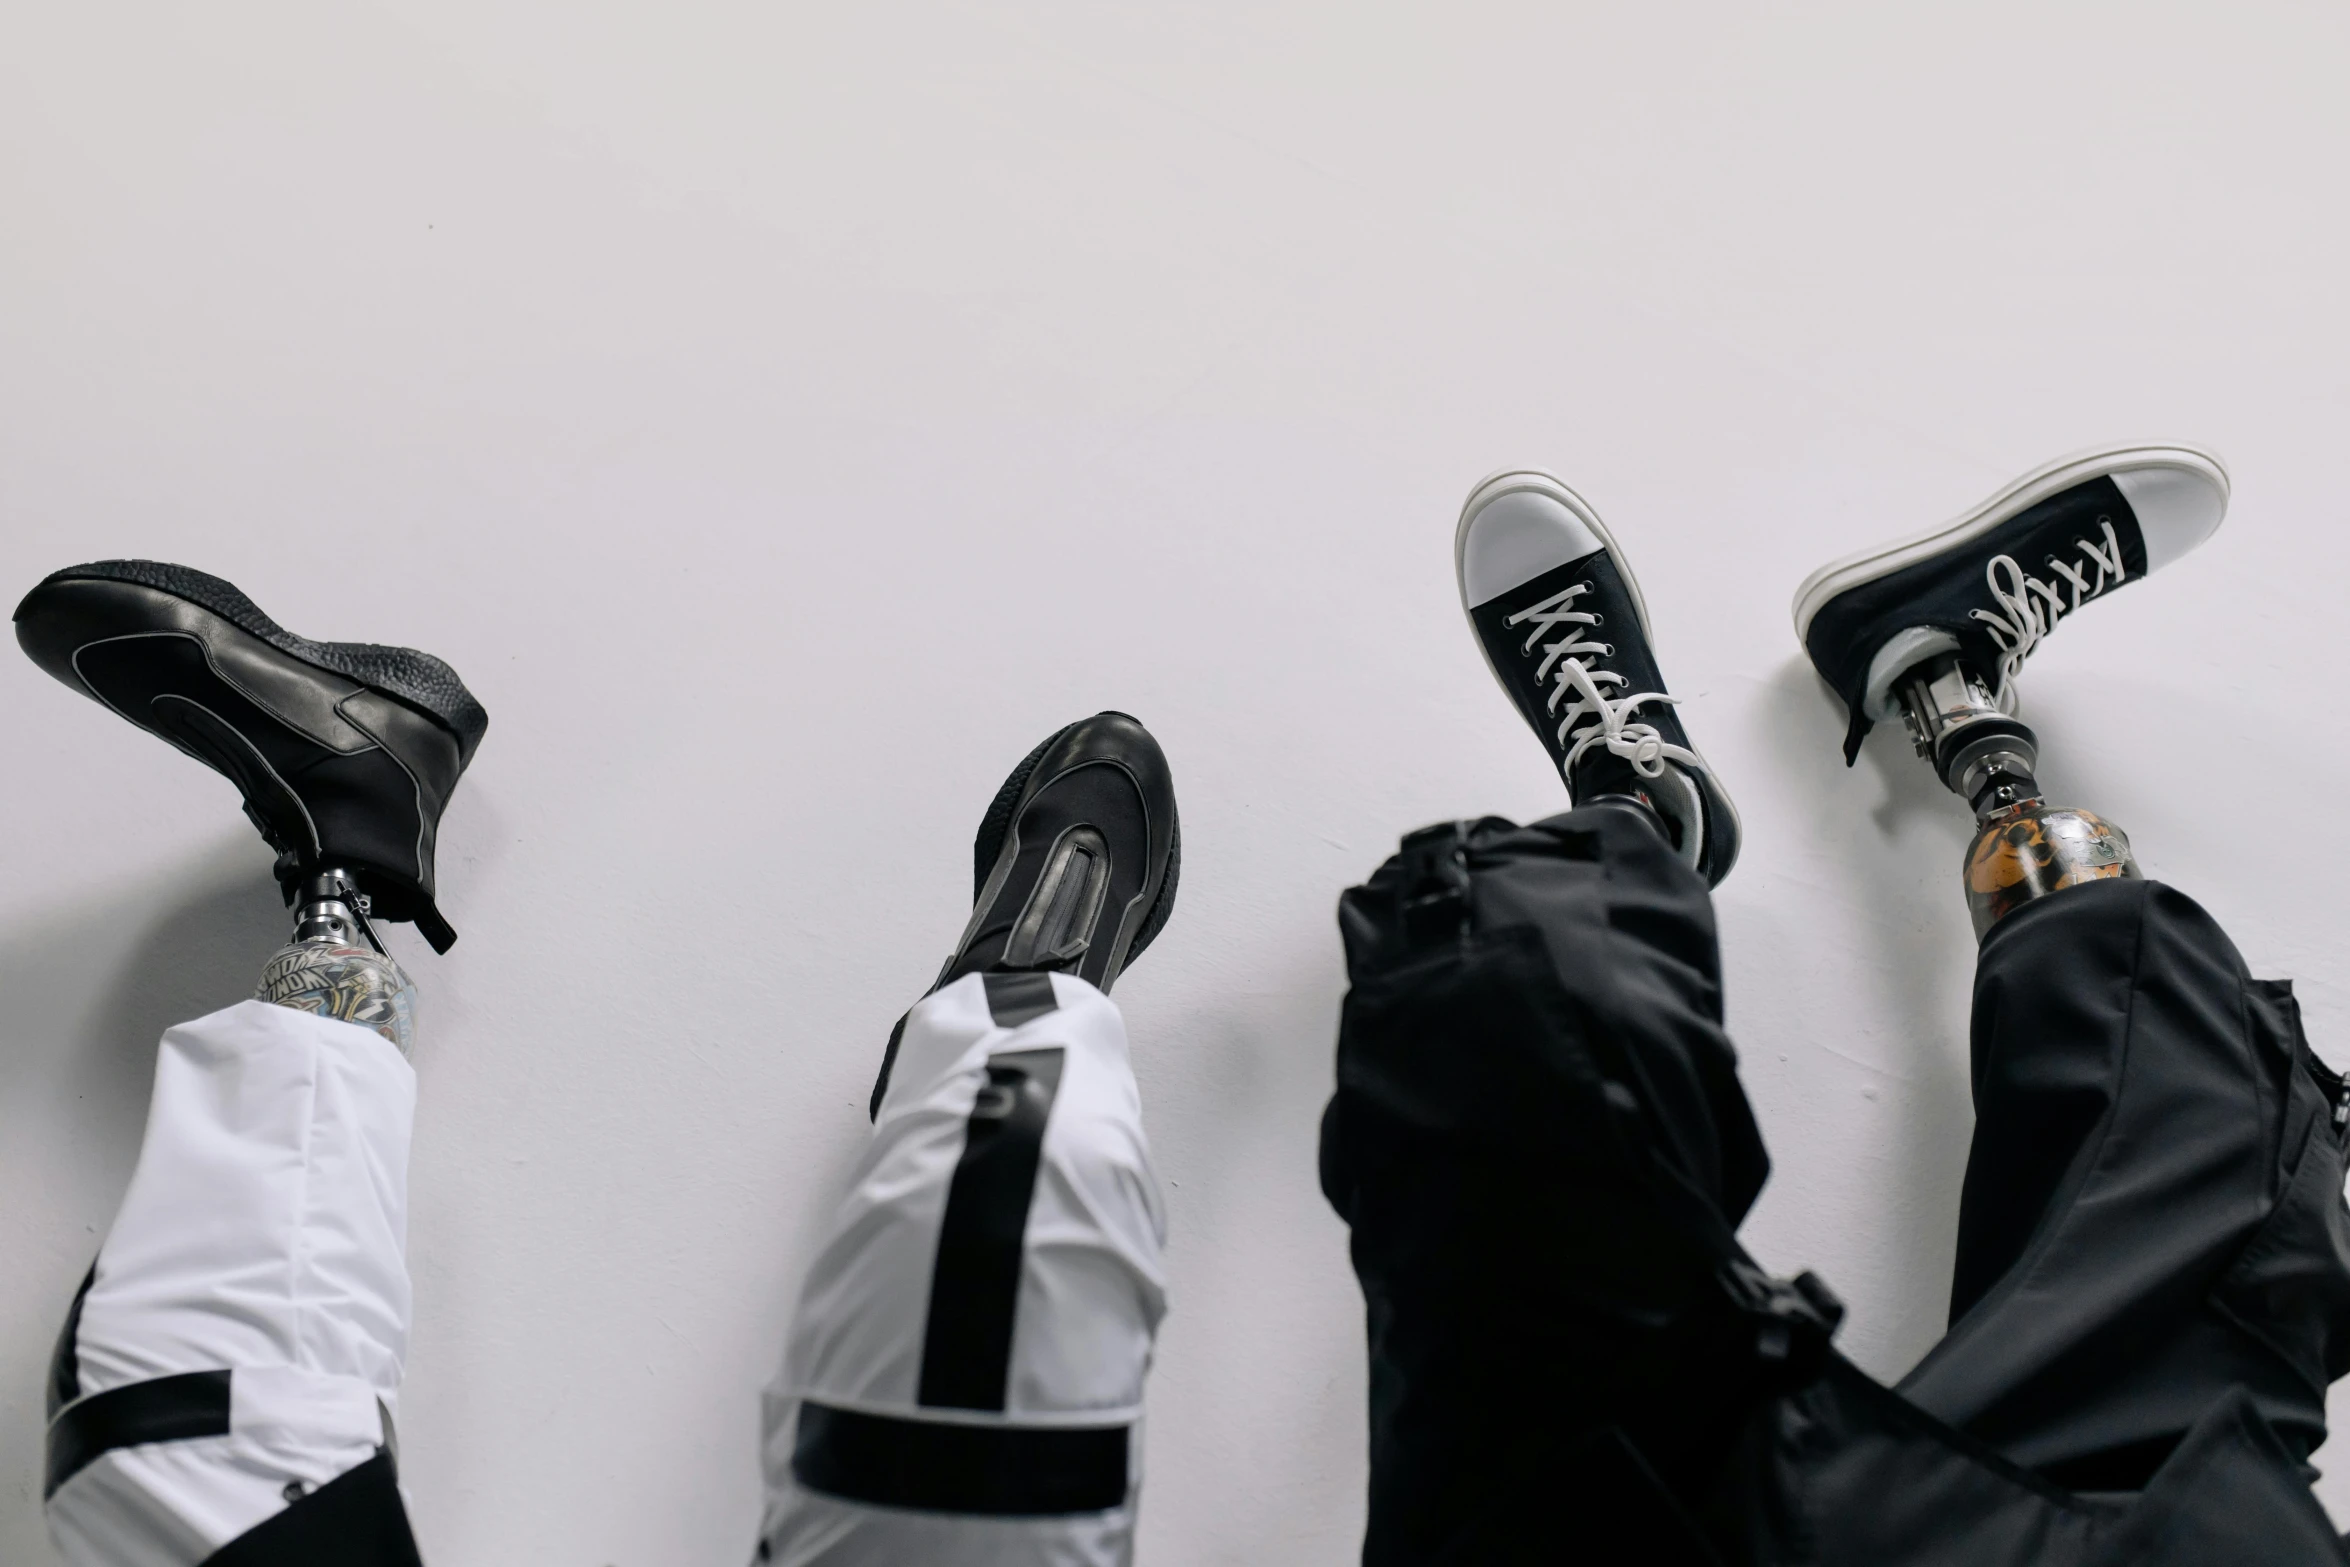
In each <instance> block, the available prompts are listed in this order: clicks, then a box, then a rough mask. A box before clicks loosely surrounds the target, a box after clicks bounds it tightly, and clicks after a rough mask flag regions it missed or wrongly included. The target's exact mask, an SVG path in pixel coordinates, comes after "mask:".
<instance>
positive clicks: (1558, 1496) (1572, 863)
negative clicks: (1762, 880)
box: [1322, 807, 1784, 1567]
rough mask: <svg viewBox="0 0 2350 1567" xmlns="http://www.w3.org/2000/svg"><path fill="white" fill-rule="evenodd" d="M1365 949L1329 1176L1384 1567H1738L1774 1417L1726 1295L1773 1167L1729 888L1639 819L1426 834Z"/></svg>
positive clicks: (1372, 923) (1353, 934)
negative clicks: (1351, 1272)
mask: <svg viewBox="0 0 2350 1567" xmlns="http://www.w3.org/2000/svg"><path fill="white" fill-rule="evenodd" d="M1340 925H1341V929H1342V931H1343V933H1344V936H1345V940H1346V949H1347V961H1348V966H1349V970H1350V973H1351V976H1352V978H1353V982H1354V984H1353V989H1352V991H1351V992H1350V994H1349V996H1348V998H1347V1002H1346V1010H1345V1014H1344V1020H1343V1022H1342V1025H1341V1032H1340V1042H1339V1056H1338V1092H1337V1095H1336V1097H1335V1098H1334V1099H1333V1101H1332V1103H1331V1105H1330V1109H1329V1111H1328V1114H1327V1115H1326V1116H1325V1118H1324V1121H1323V1134H1322V1136H1323V1140H1322V1182H1323V1189H1324V1191H1325V1192H1326V1193H1328V1195H1329V1197H1330V1199H1331V1201H1332V1202H1333V1203H1334V1204H1335V1205H1336V1207H1337V1209H1338V1211H1339V1213H1340V1214H1341V1216H1343V1217H1344V1218H1345V1219H1346V1221H1347V1222H1348V1224H1349V1225H1350V1226H1351V1228H1352V1230H1353V1238H1352V1249H1353V1257H1354V1262H1355V1268H1356V1272H1357V1273H1358V1275H1359V1276H1360V1278H1361V1281H1362V1286H1363V1294H1364V1300H1365V1304H1366V1307H1367V1311H1368V1322H1369V1334H1370V1351H1371V1495H1370V1525H1369V1531H1368V1538H1367V1540H1366V1544H1365V1547H1364V1553H1363V1556H1364V1561H1365V1562H1366V1563H1368V1564H1371V1567H1388V1564H1402V1563H1424V1562H1439V1561H1443V1562H1453V1561H1458V1562H1463V1563H1468V1562H1503V1561H1519V1560H1551V1559H1557V1553H1558V1552H1559V1550H1560V1549H1561V1548H1562V1546H1567V1545H1573V1544H1577V1543H1584V1544H1587V1543H1588V1542H1589V1541H1590V1540H1592V1539H1593V1538H1594V1537H1595V1536H1596V1534H1598V1533H1606V1534H1608V1535H1609V1536H1611V1537H1638V1538H1641V1539H1643V1540H1645V1541H1646V1542H1647V1545H1646V1549H1645V1551H1644V1559H1646V1560H1649V1561H1655V1562H1670V1561H1675V1560H1684V1561H1692V1562H1699V1561H1709V1560H1713V1559H1715V1558H1714V1556H1713V1555H1712V1554H1711V1553H1712V1550H1713V1549H1714V1548H1713V1547H1710V1546H1708V1545H1706V1544H1704V1543H1703V1542H1704V1541H1705V1540H1707V1539H1708V1538H1713V1537H1717V1536H1719V1535H1720V1534H1721V1533H1722V1532H1723V1530H1722V1528H1721V1527H1720V1526H1719V1525H1718V1523H1716V1522H1713V1521H1709V1519H1708V1518H1706V1517H1705V1516H1703V1513H1704V1504H1703V1499H1704V1497H1706V1496H1707V1495H1708V1494H1709V1492H1710V1488H1711V1485H1712V1481H1713V1478H1714V1477H1715V1476H1717V1475H1718V1474H1719V1473H1720V1472H1721V1471H1722V1470H1723V1468H1724V1466H1725V1462H1726V1459H1727V1455H1729V1454H1730V1453H1732V1452H1733V1451H1734V1450H1735V1449H1736V1447H1737V1444H1738V1443H1739V1442H1740V1440H1741V1438H1742V1436H1743V1434H1744V1433H1745V1431H1746V1429H1747V1426H1748V1424H1749V1420H1750V1417H1751V1415H1752V1414H1753V1412H1754V1410H1755V1409H1756V1408H1757V1407H1758V1404H1759V1402H1760V1396H1761V1395H1760V1394H1758V1392H1757V1388H1758V1386H1759V1385H1760V1383H1759V1381H1758V1371H1757V1367H1756V1364H1755V1354H1754V1352H1753V1340H1754V1325H1753V1322H1752V1321H1751V1320H1750V1319H1751V1316H1752V1313H1751V1312H1749V1311H1747V1310H1745V1309H1742V1308H1741V1306H1740V1305H1739V1304H1738V1303H1737V1302H1735V1301H1734V1300H1733V1299H1731V1298H1730V1296H1729V1295H1728V1294H1726V1293H1725V1290H1724V1288H1723V1287H1722V1285H1721V1283H1720V1282H1719V1280H1720V1275H1721V1273H1722V1270H1723V1268H1724V1267H1725V1266H1726V1265H1728V1264H1729V1263H1730V1262H1731V1261H1732V1258H1731V1256H1730V1254H1731V1253H1732V1252H1734V1250H1735V1248H1734V1246H1732V1244H1731V1243H1730V1242H1729V1239H1728V1237H1729V1232H1730V1229H1731V1227H1732V1226H1734V1225H1735V1223H1736V1221H1737V1220H1738V1219H1739V1218H1740V1217H1742V1216H1743V1215H1744V1213H1745V1212H1746V1209H1747V1207H1748V1205H1749V1204H1750V1203H1751V1202H1752V1201H1753V1199H1754V1196H1755V1193H1756V1192H1757V1191H1758V1190H1759V1189H1760V1188H1761V1185H1762V1181H1763V1177H1764V1174H1765V1172H1766V1169H1767V1165H1766V1161H1765V1159H1764V1157H1763V1152H1762V1145H1761V1141H1760V1139H1759V1137H1758V1136H1757V1135H1756V1132H1755V1128H1754V1122H1753V1118H1752V1116H1751V1115H1750V1114H1749V1112H1748V1109H1747V1105H1746V1100H1745V1096H1744V1094H1743V1093H1742V1092H1741V1091H1740V1089H1739V1087H1738V1083H1737V1077H1736V1072H1735V1067H1734V1060H1733V1057H1732V1054H1731V1050H1730V1046H1729V1042H1728V1040H1727V1038H1726V1037H1725V1036H1724V1034H1723V1032H1722V1027H1721V986H1720V971H1719V965H1718V960H1717V955H1716V949H1715V941H1714V928H1713V915H1712V909H1711V905H1710V902H1709V900H1708V898H1707V895H1706V889H1705V886H1704V884H1703V882H1701V881H1700V880H1699V879H1698V878H1697V877H1696V876H1695V875H1693V874H1692V873H1691V872H1690V871H1688V870H1687V869H1686V868H1685V867H1683V866H1682V865H1681V864H1680V862H1679V861H1678V860H1677V859H1675V858H1674V856H1673V855H1672V853H1671V851H1670V850H1669V849H1668V848H1667V847H1666V846H1665V844H1664V841H1663V839H1662V838H1661V837H1660V836H1659V835H1658V834H1657V833H1656V832H1655V831H1654V829H1653V828H1652V827H1650V826H1648V825H1647V824H1645V823H1643V822H1641V821H1640V820H1638V819H1637V818H1635V817H1634V816H1632V815H1629V814H1627V813H1625V812H1623V811H1621V810H1617V809H1613V808H1606V807H1601V808H1596V809H1588V810H1581V811H1577V812H1574V813H1571V814H1569V815H1567V816H1563V817H1558V818H1555V819H1553V820H1551V821H1547V822H1543V823H1540V824H1538V825H1536V826H1532V827H1526V828H1518V827H1513V826H1511V825H1510V824H1509V823H1507V822H1502V821H1497V820H1488V821H1484V822H1480V823H1477V824H1475V825H1474V826H1473V827H1469V828H1467V829H1466V830H1465V831H1461V832H1458V833H1457V834H1456V833H1455V832H1454V831H1452V830H1447V829H1436V830H1432V831H1431V832H1429V833H1423V834H1417V835H1415V836H1414V838H1413V839H1410V840H1407V841H1406V846H1405V852H1404V853H1403V854H1401V855H1399V856H1398V857H1397V858H1396V859H1394V860H1391V861H1389V862H1388V864H1387V865H1386V866H1384V867H1382V868H1381V870H1380V871H1379V872H1378V874H1377V875H1375V876H1373V877H1372V878H1371V880H1370V882H1369V883H1368V884H1367V885H1365V886H1363V887H1359V888H1356V889H1355V890H1353V891H1352V892H1350V893H1348V894H1347V896H1346V898H1345V900H1344V902H1343V904H1342V905H1341V909H1340ZM1754 1304H1755V1302H1753V1301H1751V1300H1749V1301H1748V1302H1746V1305H1747V1306H1752V1305H1754ZM1766 1315H1767V1313H1766ZM1772 1347H1773V1348H1783V1347H1784V1346H1783V1345H1782V1346H1772ZM1570 1519H1571V1520H1572V1524H1571V1526H1569V1525H1566V1524H1565V1523H1564V1522H1563V1521H1564V1520H1570ZM1562 1527H1569V1528H1570V1532H1571V1533H1572V1534H1573V1535H1574V1536H1575V1538H1574V1539H1572V1540H1564V1539H1562V1538H1561V1533H1560V1531H1561V1529H1562ZM1736 1532H1737V1531H1736V1530H1735V1529H1733V1530H1731V1531H1730V1533H1732V1534H1733V1535H1734V1534H1735V1533H1736Z"/></svg>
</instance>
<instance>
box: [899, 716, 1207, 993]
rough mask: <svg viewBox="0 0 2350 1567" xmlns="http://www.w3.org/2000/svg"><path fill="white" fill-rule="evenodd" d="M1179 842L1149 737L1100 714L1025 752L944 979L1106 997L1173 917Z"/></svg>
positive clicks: (976, 847) (975, 876) (995, 806)
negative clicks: (1079, 984)
mask: <svg viewBox="0 0 2350 1567" xmlns="http://www.w3.org/2000/svg"><path fill="white" fill-rule="evenodd" d="M1182 868H1183V834H1182V832H1181V830H1180V829H1179V828H1178V826H1177V824H1176V820H1175V781H1174V778H1173V777H1172V776H1171V775H1170V774H1169V773H1168V771H1167V758H1166V754H1165V753H1164V752H1162V751H1161V750H1160V749H1159V742H1158V741H1156V740H1154V739H1152V738H1151V733H1150V731H1149V730H1147V729H1145V728H1143V727H1142V724H1141V723H1140V722H1139V721H1138V720H1136V719H1133V718H1129V717H1128V716H1127V715H1126V714H1124V713H1096V714H1095V715H1094V716H1093V717H1091V718H1088V719H1083V720H1081V721H1079V722H1077V723H1074V724H1071V725H1069V726H1068V727H1067V728H1066V729H1063V730H1061V731H1060V732H1058V733H1057V734H1055V735H1053V736H1052V737H1051V738H1050V739H1048V740H1046V741H1045V742H1044V743H1043V744H1042V745H1040V746H1038V747H1037V748H1036V749H1035V750H1033V751H1031V752H1029V753H1028V755H1027V757H1026V758H1024V759H1023V760H1022V761H1021V763H1020V765H1019V766H1018V767H1015V768H1013V769H1012V776H1011V777H1009V778H1007V779H1005V780H1004V786H1003V787H1002V788H1001V789H999V790H997V791H996V797H995V800H994V801H993V803H991V804H990V805H989V806H988V808H987V815H986V817H985V818H983V819H982V820H981V821H980V824H979V836H978V838H977V839H976V840H974V842H973V844H972V881H973V883H974V884H975V886H974V892H973V899H974V903H973V907H972V910H971V922H970V924H968V925H966V926H965V927H964V928H963V939H962V940H961V941H959V942H957V943H956V944H955V950H954V954H953V955H952V956H951V957H949V958H948V959H947V961H946V967H945V968H943V969H941V970H940V971H939V976H938V983H939V984H940V985H946V984H949V983H952V982H953V981H955V980H957V979H960V978H962V977H963V976H964V975H965V974H975V973H981V972H995V973H1003V972H1007V971H1010V970H1016V969H1057V970H1059V971H1060V972H1062V973H1064V974H1074V975H1076V976H1077V977H1078V978H1080V979H1082V980H1085V981H1087V982H1088V983H1089V984H1091V985H1093V986H1094V988H1096V989H1097V990H1103V991H1107V990H1108V989H1109V988H1110V986H1111V985H1113V984H1115V983H1116V982H1117V979H1118V976H1119V974H1121V973H1122V972H1124V971H1125V968H1126V965H1127V964H1129V963H1131V962H1133V961H1134V960H1135V959H1136V958H1138V957H1140V956H1141V955H1142V949H1143V948H1145V947H1147V946H1149V945H1150V944H1151V941H1152V939H1153V938H1154V937H1156V936H1157V935H1158V933H1159V931H1160V930H1161V929H1162V928H1163V927H1164V926H1165V925H1166V923H1167V916H1168V915H1169V914H1172V913H1173V912H1174V910H1175V881H1176V877H1177V875H1178V874H1179V873H1180V872H1181V870H1182Z"/></svg>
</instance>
